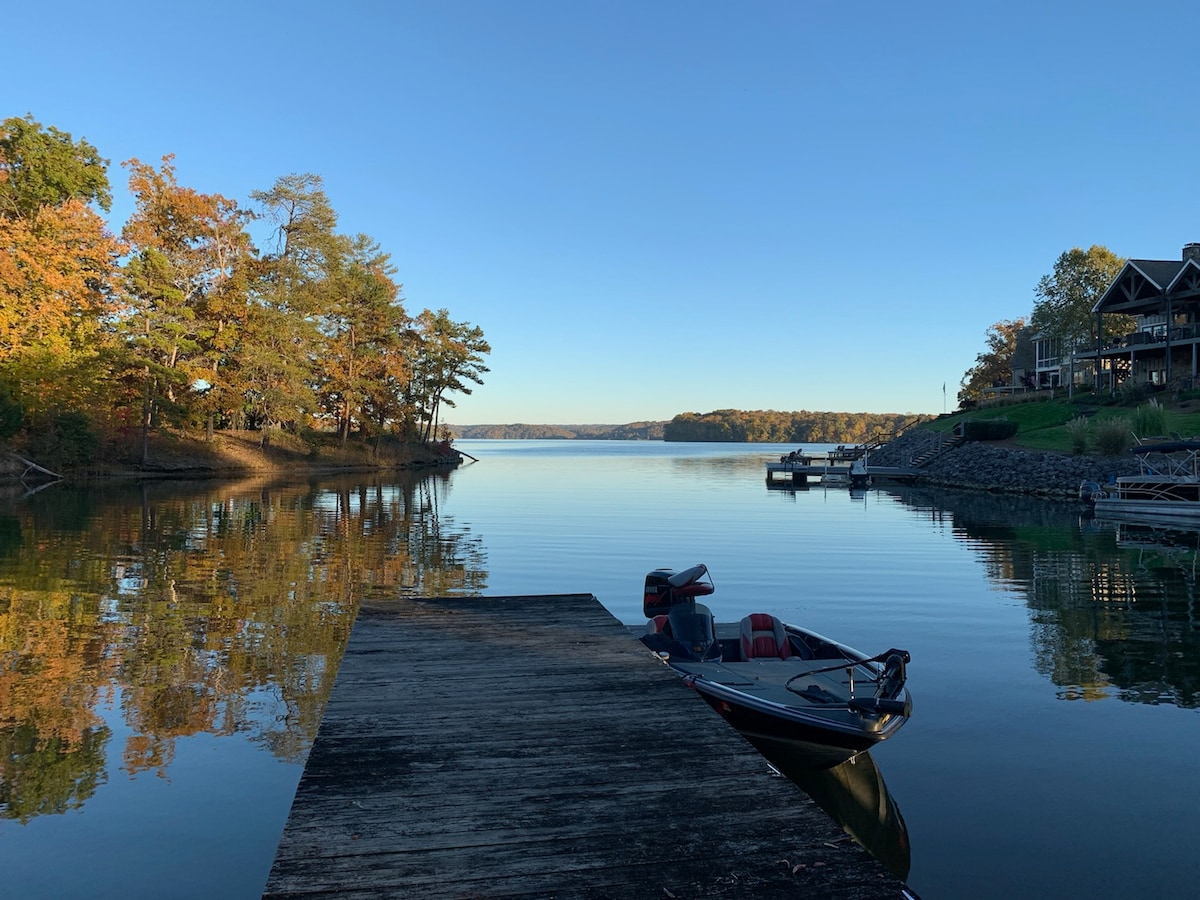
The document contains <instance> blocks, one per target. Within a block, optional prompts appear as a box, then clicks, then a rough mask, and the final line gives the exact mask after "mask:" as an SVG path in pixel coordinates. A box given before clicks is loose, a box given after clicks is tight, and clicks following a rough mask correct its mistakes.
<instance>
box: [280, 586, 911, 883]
mask: <svg viewBox="0 0 1200 900" xmlns="http://www.w3.org/2000/svg"><path fill="white" fill-rule="evenodd" d="M263 896H264V897H268V898H287V897H294V898H300V897H320V896H336V897H338V898H340V900H349V898H368V897H370V898H377V897H422V898H427V897H428V898H439V897H445V898H485V897H486V898H491V897H510V898H516V897H523V898H557V900H568V898H639V900H642V898H680V900H682V898H702V897H717V896H719V897H725V898H728V897H737V898H742V897H745V898H750V897H754V898H777V897H797V898H798V897H818V896H819V897H822V898H831V900H842V898H844V900H851V898H903V897H906V896H911V895H909V894H908V893H907V892H906V890H905V888H904V885H903V883H902V882H901V881H899V880H898V879H897V878H896V877H895V876H894V875H892V874H890V873H889V872H888V871H887V870H886V869H885V868H884V867H883V865H882V864H881V863H879V862H878V861H876V860H875V859H874V858H872V857H871V856H869V855H868V854H867V852H866V851H865V850H863V849H862V848H861V847H859V846H858V845H857V844H855V843H853V842H852V841H851V840H850V839H849V838H848V837H847V836H846V834H845V833H844V832H843V831H842V830H841V829H840V828H839V827H838V826H837V825H836V824H835V823H834V822H833V820H832V819H830V818H829V817H828V816H827V815H826V814H825V813H824V812H822V811H821V810H820V809H819V808H818V807H817V806H816V804H815V803H814V802H813V801H812V800H810V799H809V798H808V797H807V795H805V794H804V793H803V792H802V791H801V790H800V789H799V788H797V787H796V786H795V785H794V784H792V783H791V782H790V781H787V780H785V779H782V778H779V777H777V776H773V775H772V774H770V771H769V769H768V767H767V764H766V762H765V760H764V759H763V758H762V757H761V756H760V755H759V754H758V753H757V752H756V751H755V750H754V749H753V748H752V747H751V746H750V745H749V744H748V743H747V742H746V741H745V740H743V739H742V738H741V736H740V735H738V734H737V733H736V732H735V731H733V730H732V729H731V728H729V727H728V726H727V725H726V724H725V722H724V721H723V720H722V719H721V718H720V717H719V716H717V714H716V713H715V712H714V711H713V710H711V709H709V707H708V706H707V705H706V704H705V703H704V701H703V700H702V699H701V698H700V697H699V696H698V695H697V694H696V693H695V692H694V691H691V690H690V689H688V688H687V687H686V686H685V685H684V684H683V682H682V680H681V679H680V678H679V677H678V676H677V675H675V674H673V673H672V672H671V671H670V670H669V669H668V668H667V667H666V666H664V665H663V664H662V663H660V662H659V661H658V660H656V659H655V658H653V657H652V656H651V655H650V654H649V652H648V651H646V649H645V648H644V647H643V646H642V645H641V644H640V643H639V642H637V641H636V640H634V639H633V638H631V636H630V632H629V629H628V628H627V627H626V626H625V625H623V624H622V623H621V622H619V621H618V620H617V619H615V618H614V617H613V616H612V615H611V614H610V613H608V612H607V610H605V609H604V607H603V606H602V605H601V604H600V603H599V601H598V600H597V599H596V598H595V597H593V596H592V595H590V594H567V595H553V596H537V597H482V598H479V597H476V598H456V599H419V600H397V601H394V602H388V603H387V604H386V605H384V604H364V605H363V606H362V608H361V609H360V611H359V614H358V618H357V620H356V622H355V625H354V628H353V630H352V633H351V635H350V640H349V643H348V645H347V648H346V652H345V656H344V658H343V660H342V663H341V667H340V670H339V672H338V675H337V680H336V682H335V685H334V689H333V693H332V696H331V697H330V701H329V705H328V707H327V709H326V711H325V715H324V718H323V720H322V723H321V727H320V730H319V733H318V735H317V738H316V740H315V742H314V744H313V747H312V749H311V751H310V753H309V757H308V762H307V765H306V766H305V770H304V774H303V776H302V777H301V780H300V784H299V787H298V788H297V791H296V797H295V800H294V802H293V804H292V809H291V814H290V816H289V818H288V822H287V825H286V827H285V829H284V832H283V836H282V839H281V841H280V843H279V848H278V850H277V853H276V856H275V861H274V865H273V866H272V868H271V872H270V876H269V878H268V881H267V885H266V889H265V891H264V894H263Z"/></svg>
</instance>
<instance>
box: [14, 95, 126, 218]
mask: <svg viewBox="0 0 1200 900" xmlns="http://www.w3.org/2000/svg"><path fill="white" fill-rule="evenodd" d="M73 199H74V200H82V201H83V202H84V203H95V204H96V205H97V206H99V207H100V208H101V209H103V210H104V211H106V212H107V211H108V209H109V206H110V204H111V203H112V195H111V193H110V190H109V184H108V160H106V159H102V158H101V157H100V154H99V153H98V152H97V151H96V148H95V147H93V146H92V145H91V144H89V143H88V142H87V141H85V140H83V139H80V140H78V141H75V140H72V138H71V135H70V134H68V133H67V132H65V131H59V130H58V129H57V128H54V127H53V126H51V127H50V128H43V127H42V125H41V123H39V122H37V121H35V120H34V118H33V116H32V115H27V116H25V118H23V119H22V118H17V117H12V118H8V119H5V120H4V121H3V122H0V216H4V217H7V218H28V217H30V216H32V215H34V214H35V213H36V212H37V211H38V210H39V209H40V208H42V207H43V206H59V205H61V204H62V203H65V202H66V201H67V200H73Z"/></svg>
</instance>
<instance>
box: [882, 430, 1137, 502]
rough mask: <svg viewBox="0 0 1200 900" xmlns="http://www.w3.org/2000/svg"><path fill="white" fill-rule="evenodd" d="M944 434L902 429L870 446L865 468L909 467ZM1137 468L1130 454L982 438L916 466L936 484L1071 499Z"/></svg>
mask: <svg viewBox="0 0 1200 900" xmlns="http://www.w3.org/2000/svg"><path fill="white" fill-rule="evenodd" d="M946 437H947V436H946V435H942V434H939V433H937V432H933V431H926V430H924V429H913V430H910V431H906V432H905V433H904V434H902V435H900V436H899V437H898V438H896V439H895V440H894V441H892V442H891V443H889V444H886V445H884V446H883V447H881V448H879V449H878V450H873V451H872V452H871V455H870V457H869V459H868V464H869V465H871V466H910V465H912V464H913V460H916V459H919V458H920V457H921V456H922V455H923V454H925V453H927V452H931V451H933V450H934V449H935V448H937V447H939V446H941V445H942V444H943V443H944V441H945V440H946ZM1137 471H1138V464H1137V460H1135V459H1134V458H1133V457H1132V456H1128V455H1127V456H1117V457H1108V456H1069V455H1067V454H1063V453H1050V452H1047V451H1039V450H1019V449H1016V448H1014V447H1008V446H1004V445H1001V444H996V443H991V442H986V441H969V442H967V443H965V444H961V445H960V446H957V447H953V448H950V449H947V450H946V451H945V452H943V453H942V454H941V455H939V456H936V457H935V458H933V459H932V460H930V461H929V462H928V463H926V464H925V465H924V466H922V467H921V472H922V475H921V478H920V483H921V484H926V485H937V486H939V487H949V488H960V489H968V490H981V491H990V492H993V493H1006V494H1030V495H1034V496H1040V497H1047V498H1051V499H1056V500H1074V499H1077V498H1078V496H1079V485H1080V484H1081V483H1082V482H1084V481H1097V482H1100V483H1101V484H1103V483H1104V482H1106V481H1108V480H1109V479H1110V478H1112V477H1115V476H1118V475H1133V474H1136V473H1137Z"/></svg>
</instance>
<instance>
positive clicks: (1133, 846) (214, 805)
mask: <svg viewBox="0 0 1200 900" xmlns="http://www.w3.org/2000/svg"><path fill="white" fill-rule="evenodd" d="M460 447H461V448H462V449H463V450H464V451H466V452H468V453H470V454H472V455H473V456H476V457H478V458H479V459H480V461H479V462H478V463H474V464H470V465H466V466H464V467H462V468H461V469H459V470H457V471H455V472H453V473H450V474H448V475H440V476H431V477H426V478H404V479H384V480H380V479H378V478H375V477H374V476H353V477H340V478H334V479H322V480H313V481H297V482H294V483H279V482H274V481H265V480H251V481H245V482H211V481H197V482H173V483H151V484H145V485H136V484H123V485H122V484H104V485H99V486H93V487H91V488H89V489H80V488H70V487H65V486H54V487H50V488H48V489H46V490H43V491H40V492H38V493H36V494H34V495H32V496H26V497H20V496H10V497H7V498H4V497H0V897H14V898H16V897H21V898H25V897H35V896H36V897H42V896H54V897H84V896H87V897H115V896H121V897H129V896H145V897H151V896H161V897H165V896H170V897H209V898H211V897H257V896H258V895H259V894H260V892H261V890H262V887H263V885H264V883H265V881H266V877H267V873H268V871H269V868H270V865H271V861H272V858H273V856H274V850H275V845H276V843H277V841H278V839H279V835H280V832H281V830H282V828H283V824H284V822H285V821H286V818H287V814H288V809H289V806H290V803H291V798H292V795H293V792H294V790H295V787H296V784H297V781H298V780H299V777H300V773H301V771H302V769H303V762H304V758H305V754H306V752H307V749H308V746H309V744H310V742H311V740H312V738H313V736H314V735H315V733H316V728H317V725H318V723H319V721H320V716H321V712H322V709H323V707H324V703H325V701H326V699H327V697H328V693H329V690H330V689H331V687H332V684H333V680H334V678H335V676H336V670H337V666H338V662H339V660H340V658H341V652H342V649H343V647H344V645H345V640H346V636H347V635H348V633H349V629H350V626H351V624H352V621H353V616H354V610H355V606H356V604H357V602H358V601H359V600H360V599H361V598H362V597H364V596H367V595H371V596H384V597H386V596H395V595H397V594H408V595H427V594H477V593H483V594H492V595H502V594H515V593H519V594H536V593H576V592H590V593H593V594H595V595H596V596H597V597H599V599H600V600H601V601H602V602H603V603H604V604H605V606H607V607H608V609H609V610H611V611H612V612H613V613H614V615H616V616H617V617H618V618H620V619H621V620H623V621H625V622H628V623H630V624H631V625H635V624H639V623H641V622H642V615H641V587H642V579H643V577H644V575H645V573H646V572H647V571H649V570H651V569H654V568H658V567H661V566H667V567H672V568H676V569H679V568H683V567H686V566H688V565H691V564H693V563H696V562H704V563H706V564H707V565H708V566H709V568H710V570H711V571H712V573H713V576H714V580H715V582H716V586H717V591H716V593H715V594H714V595H713V596H712V597H710V598H709V602H708V605H709V606H711V607H712V609H713V610H714V612H716V614H717V616H718V618H719V619H722V620H736V619H739V618H741V617H742V616H743V615H746V614H747V613H750V612H757V611H764V612H771V613H774V614H776V615H778V616H779V617H781V618H783V619H785V620H787V621H792V622H795V623H797V624H803V625H807V626H809V627H812V628H814V629H816V630H817V631H819V632H821V633H823V634H825V635H827V636H829V637H833V638H836V639H838V640H841V641H843V642H845V643H848V644H850V645H852V646H855V647H857V648H859V649H861V650H864V651H869V652H872V653H874V652H879V651H881V650H884V649H887V648H888V647H893V646H895V647H903V648H906V649H908V650H910V651H911V653H912V657H913V661H912V664H911V665H910V667H909V683H910V687H911V689H912V692H913V695H914V699H915V709H914V715H913V719H912V721H911V722H909V723H908V725H907V726H906V727H905V728H904V729H903V730H902V731H900V732H899V734H897V735H896V737H895V738H893V739H892V740H890V741H888V742H887V743H886V744H884V745H883V746H881V747H879V748H877V749H876V750H874V751H873V752H872V753H871V754H870V757H869V758H865V759H864V760H863V762H862V764H861V765H860V767H859V768H857V769H855V770H853V771H851V772H849V773H841V776H840V777H843V779H849V780H851V781H854V782H858V783H865V782H868V781H869V782H870V785H871V786H872V787H871V789H872V790H875V791H882V792H883V797H882V800H881V801H880V803H881V805H883V800H886V806H887V811H888V819H889V822H888V823H886V824H887V827H886V828H883V823H879V824H880V828H879V829H877V830H880V831H884V832H886V834H887V837H886V838H885V843H886V844H888V846H885V847H884V849H882V850H880V849H879V848H874V849H875V852H876V853H877V855H879V856H880V858H881V859H883V860H884V861H885V862H886V863H887V864H888V865H890V866H892V867H893V868H894V869H896V868H900V869H902V870H904V871H906V872H907V880H908V882H909V884H911V885H912V887H913V888H914V889H915V890H916V891H917V892H918V893H919V894H920V895H921V896H922V897H923V898H924V900H936V898H964V897H972V898H978V897H997V898H1000V897H1003V898H1011V897H1046V898H1073V897H1081V898H1082V897H1088V898H1097V897H1112V898H1117V897H1121V898H1125V897H1139V898H1144V897H1172V898H1175V897H1180V896H1191V895H1192V894H1193V893H1194V892H1195V886H1196V884H1198V883H1200V854H1196V853H1195V848H1194V844H1195V836H1196V835H1197V834H1200V778H1197V776H1196V774H1195V771H1194V769H1193V768H1192V766H1193V763H1192V762H1190V761H1189V760H1190V758H1191V757H1192V756H1193V751H1194V748H1195V746H1196V738H1197V737H1200V713H1198V712H1197V703H1198V701H1200V695H1198V692H1200V624H1198V617H1200V610H1198V609H1197V578H1196V576H1197V572H1198V570H1200V534H1197V533H1195V532H1192V533H1172V534H1165V533H1148V532H1143V531H1140V530H1137V529H1130V528H1120V529H1118V528H1117V527H1115V526H1113V525H1100V524H1098V523H1094V522H1092V521H1090V520H1088V519H1086V518H1081V517H1080V515H1079V511H1078V510H1077V509H1075V508H1074V507H1073V506H1071V505H1067V504H1052V503H1046V502H1040V501H1034V500H1026V499H1015V498H1003V497H992V496H988V495H980V494H959V493H948V492H940V491H933V490H928V489H919V488H908V487H876V488H873V489H871V490H869V491H867V492H865V493H856V494H853V495H852V494H851V493H850V492H849V491H848V490H846V489H845V488H829V489H825V488H822V487H820V486H816V485H814V486H813V487H811V488H810V489H808V490H806V491H791V490H778V489H771V490H769V489H768V488H767V486H766V484H765V471H764V465H763V464H764V463H765V462H766V461H767V460H770V459H776V458H778V456H779V455H780V454H781V453H783V452H787V451H788V450H792V449H796V448H795V447H794V446H786V447H785V446H775V445H713V444H662V443H625V442H611V443H610V442H562V441H463V442H460ZM701 711H702V712H705V713H707V710H701ZM717 726H720V727H724V726H723V724H722V723H720V722H719V720H717V721H715V723H714V727H717ZM882 785H886V787H882ZM810 790H811V792H812V793H813V795H814V798H816V799H818V801H819V802H821V801H822V799H824V801H825V803H826V804H828V805H829V806H831V807H832V806H837V805H838V803H839V802H840V801H839V800H838V799H837V798H834V799H832V800H830V799H829V798H828V797H825V796H824V795H825V794H826V793H827V792H828V791H830V790H832V788H831V787H830V785H829V784H824V785H812V786H810ZM851 790H852V791H853V790H856V788H851ZM843 799H844V792H843ZM823 805H824V804H823ZM860 811H861V810H860ZM847 827H848V828H851V829H852V830H854V829H855V825H854V824H853V823H851V822H847ZM871 829H872V825H871V823H868V824H867V826H866V827H865V828H859V829H858V831H857V833H858V835H859V837H860V839H862V840H863V842H864V843H870V838H869V836H866V837H864V831H870V830H871Z"/></svg>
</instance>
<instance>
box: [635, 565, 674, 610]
mask: <svg viewBox="0 0 1200 900" xmlns="http://www.w3.org/2000/svg"><path fill="white" fill-rule="evenodd" d="M674 574H675V570H674V569H655V570H654V571H653V572H649V573H648V574H647V575H646V591H645V593H644V594H643V595H642V613H643V614H644V615H645V616H646V618H647V619H653V618H654V617H655V616H661V615H663V614H664V613H668V612H670V611H671V584H670V582H669V581H667V579H668V578H670V577H671V576H672V575H674Z"/></svg>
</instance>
